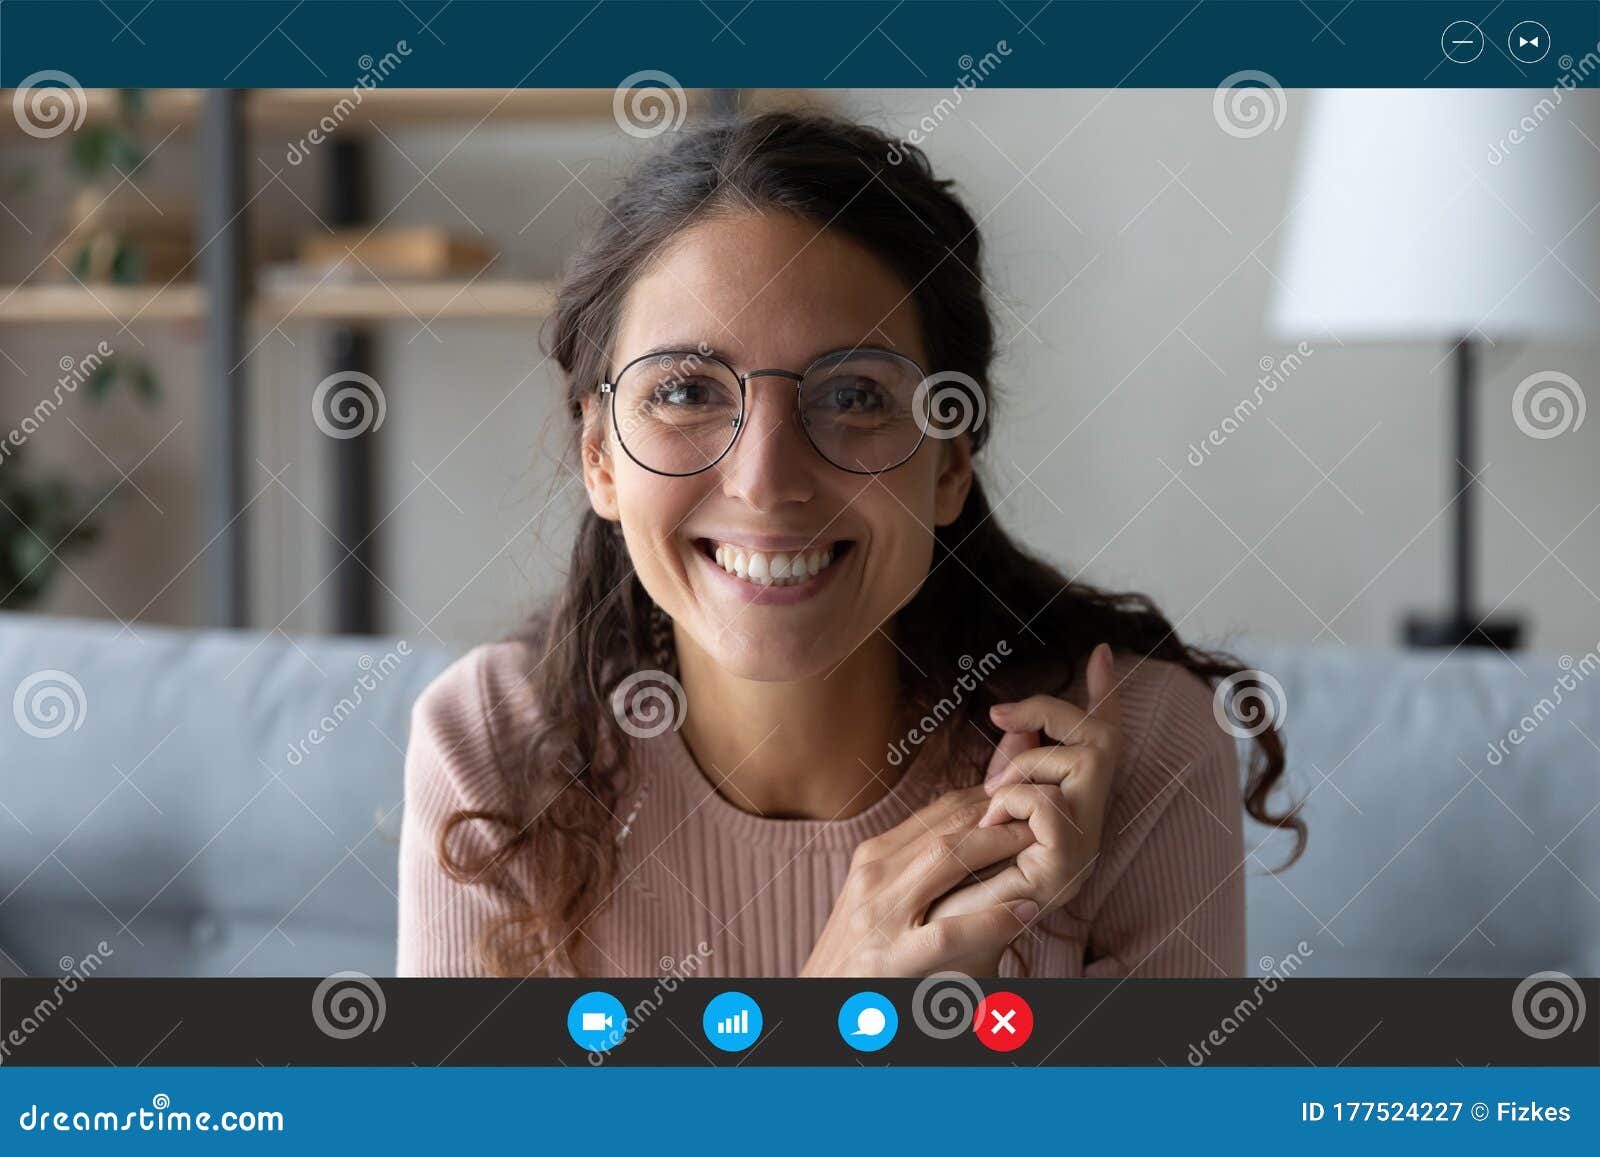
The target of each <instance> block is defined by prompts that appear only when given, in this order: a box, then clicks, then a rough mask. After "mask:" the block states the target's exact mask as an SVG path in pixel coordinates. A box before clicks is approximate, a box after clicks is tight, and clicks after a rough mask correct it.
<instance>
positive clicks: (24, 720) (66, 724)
mask: <svg viewBox="0 0 1600 1157" xmlns="http://www.w3.org/2000/svg"><path fill="white" fill-rule="evenodd" d="M11 714H12V715H14V716H15V717H16V720H17V726H18V727H20V728H22V730H23V731H25V732H27V733H28V734H29V735H31V736H33V737H34V738H35V739H54V738H55V737H56V736H58V735H61V734H64V733H65V732H67V731H68V730H72V731H76V730H78V728H80V727H82V726H83V720H84V717H85V716H87V715H88V714H89V700H88V698H87V697H86V696H85V695H84V693H83V684H82V683H80V682H78V681H77V680H76V679H75V678H73V677H72V676H71V675H69V674H68V673H67V672H65V671H57V670H55V669H53V668H52V669H50V670H45V671H35V672H34V673H33V674H32V675H29V676H28V677H27V678H26V679H24V680H23V681H22V682H21V683H19V684H17V692H16V694H15V695H13V696H12V697H11Z"/></svg>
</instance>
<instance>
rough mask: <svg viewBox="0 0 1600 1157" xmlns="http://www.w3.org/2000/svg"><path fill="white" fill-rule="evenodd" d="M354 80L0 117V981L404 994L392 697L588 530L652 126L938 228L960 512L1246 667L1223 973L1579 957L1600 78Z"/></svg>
mask: <svg viewBox="0 0 1600 1157" xmlns="http://www.w3.org/2000/svg"><path fill="white" fill-rule="evenodd" d="M997 47H998V46H997ZM1585 60H1586V61H1589V60H1594V62H1595V64H1596V66H1600V59H1596V58H1595V57H1594V54H1590V56H1589V57H1587V58H1585ZM362 67H363V69H365V70H366V72H365V73H364V76H363V80H362V82H361V83H358V84H357V85H356V86H354V87H352V88H350V89H338V90H333V89H329V90H294V91H265V90H260V91H231V92H200V91H190V90H152V91H142V92H118V91H88V92H84V91H82V90H77V91H76V92H74V91H73V90H71V89H70V88H49V89H38V90H34V91H33V92H31V93H26V92H19V93H11V92H7V93H5V94H3V95H4V99H5V100H6V101H7V103H8V104H10V105H11V107H12V108H13V111H14V112H15V114H16V115H15V116H14V117H12V118H8V119H6V120H4V121H3V122H0V237H3V238H4V245H3V246H0V502H3V505H0V578H3V580H4V582H3V587H4V597H3V599H0V609H3V610H4V611H6V612H12V613H8V614H0V692H4V693H5V694H10V695H12V704H13V716H14V718H15V722H16V724H17V726H16V727H15V728H10V727H9V725H8V727H7V728H6V729H5V730H4V735H3V738H0V832H3V833H4V835H0V971H3V970H5V969H6V968H9V969H10V970H11V971H21V972H30V973H38V974H47V973H49V972H51V971H54V970H56V969H57V968H58V967H59V968H60V969H66V968H67V967H68V965H67V964H66V963H59V964H58V962H64V961H68V960H80V961H81V960H83V959H84V958H85V956H86V954H90V953H92V954H94V955H96V957H97V959H98V958H102V957H103V958H105V959H104V966H105V967H106V969H107V970H109V971H116V972H123V973H128V974H144V975H162V974H171V975H187V974H194V975H247V974H300V975H310V974H327V973H329V972H332V971H334V970H336V969H351V968H353V969H360V970H363V971H366V972H368V973H369V974H373V975H380V974H383V973H384V972H386V971H390V970H392V966H393V945H394V888H395V846H394V841H395V838H396V834H397V832H398V829H399V821H400V814H401V809H402V807H403V800H402V798H401V795H402V792H401V776H402V768H403V759H404V750H405V744H406V739H407V734H406V733H407V726H408V721H409V711H410V705H411V703H412V701H413V700H414V699H415V697H416V695H417V694H418V693H419V692H420V691H421V689H422V688H423V687H424V686H426V684H427V683H428V681H429V680H430V679H432V678H433V677H434V676H435V675H436V674H437V673H438V672H439V671H440V670H442V669H443V667H444V666H445V665H446V664H447V663H448V662H450V661H451V660H452V659H453V658H454V657H455V656H457V655H459V654H460V653H461V652H462V651H464V650H465V649H467V648H468V647H470V646H471V645H473V644H475V643H478V642H482V641H485V640H489V639H493V638H497V637H500V636H502V635H503V634H505V633H507V632H508V631H510V630H511V629H513V628H514V627H515V626H516V625H517V624H518V623H519V622H520V621H521V619H522V618H523V616H524V615H525V614H526V613H527V612H528V611H529V610H530V609H531V608H532V607H533V606H535V605H536V604H537V603H538V602H539V601H540V600H541V599H542V598H543V597H544V596H545V595H546V594H547V593H548V592H549V591H550V590H551V589H552V588H553V586H554V584H556V583H557V582H558V581H559V580H560V578H561V576H562V571H563V567H564V563H565V558H566V554H567V550H568V544H569V537H570V533H571V529H572V527H573V525H574V516H575V515H576V514H577V513H578V512H579V511H580V510H581V509H582V504H583V503H584V501H585V499H584V494H583V489H582V485H581V482H580V480H579V479H578V477H577V475H575V474H574V473H573V472H572V470H571V469H570V468H569V467H570V465H571V464H570V463H566V462H565V459H564V454H565V450H566V437H567V433H568V431H567V427H566V422H565V418H564V416H563V415H561V413H560V410H559V397H560V393H561V384H560V382H559V381H558V377H557V374H556V373H555V372H554V370H553V367H552V366H551V365H550V364H549V363H548V362H547V361H546V360H545V357H544V355H543V353H542V351H541V349H540V342H539V337H540V327H541V324H542V323H543V320H544V317H545V315H546V312H547V310H548V307H549V303H550V301H551V295H552V293H553V289H554V285H555V283H556V280H557V279H558V278H559V276H560V273H561V270H562V268H563V264H564V262H565V261H566V259H567V258H568V257H569V255H570V254H571V252H572V250H573V247H574V245H575V242H576V239H577V238H578V237H580V236H581V235H582V234H583V232H584V231H585V229H586V228H587V227H588V226H589V225H591V224H592V223H593V222H594V221H595V220H596V219H597V217H598V216H599V215H600V214H601V213H603V209H602V207H601V204H600V202H601V201H602V200H603V199H604V198H605V197H606V196H607V194H608V193H609V192H610V191H611V189H612V188H613V187H614V186H615V184H616V182H617V181H618V180H619V178H620V176H621V175H622V174H623V173H624V172H626V170H627V169H628V167H629V166H630V165H632V164H633V163H635V162H636V161H637V160H638V159H639V158H640V157H642V156H644V155H646V154H647V153H648V151H649V150H652V149H656V148H661V147H664V146H665V145H666V144H667V143H669V142H670V139H671V134H672V132H674V131H676V130H678V129H680V128H682V127H685V126H690V125H693V124H695V123H697V122H698V121H700V120H702V119H704V118H705V117H707V116H710V115H713V114H716V113H729V112H740V111H742V112H751V111H755V110H759V109H762V108H768V107H777V106H805V107H814V108H819V109H823V110H827V111H831V112H835V113H839V114H842V115H846V116H851V117H856V118H860V119H864V120H866V121H869V122H871V123H873V124H875V125H878V126H880V127H882V128H883V129H885V130H886V131H887V132H889V133H890V134H891V135H893V136H894V137H896V138H897V139H899V140H900V141H902V142H909V143H916V144H919V145H920V146H921V147H922V148H924V149H925V150H926V152H927V153H928V154H929V156H930V157H931V159H932V161H933V164H934V167H935V168H936V170H938V171H939V172H940V173H941V174H942V175H944V176H947V177H950V178H953V179H954V180H955V181H956V183H957V188H958V190H959V192H960V193H961V194H962V195H963V196H964V198H965V199H966V201H967V204H968V205H969V207H970V208H971V209H972V211H973V213H974V214H975V216H977V217H978V218H979V220H980V221H981V227H982V230H983V234H984V238H985V242H986V246H987V264H986V268H985V269H984V270H983V271H982V273H983V276H984V278H985V280H986V281H987V283H988V285H989V288H990V290H991V292H992V295H993V299H994V302H995V305H994V312H995V317H996V321H997V324H998V330H999V338H1000V343H1001V344H1000V349H1001V356H1000V359H999V362H998V364H997V366H996V369H995V383H994V384H995V397H994V399H993V402H992V405H991V408H990V413H989V420H990V421H992V422H993V423H994V427H995V428H994V431H993V436H992V439H991V441H990V442H989V444H988V446H987V447H986V449H985V451H984V453H983V455H982V457H981V459H980V469H982V470H983V471H985V472H986V474H987V477H988V480H989V486H990V494H991V496H992V499H993V501H994V502H995V504H996V506H997V517H999V518H1000V519H1002V520H1003V521H1004V522H1005V523H1006V524H1007V525H1008V527H1010V528H1011V529H1012V530H1013V531H1014V532H1017V533H1018V534H1020V536H1021V537H1022V538H1023V539H1024V540H1025V541H1026V542H1027V543H1028V544H1029V545H1030V546H1031V547H1032V548H1033V549H1034V550H1036V551H1038V552H1040V553H1042V554H1043V555H1045V556H1047V557H1048V558H1050V559H1052V560H1053V561H1055V562H1056V563H1057V564H1059V565H1060V566H1061V567H1062V568H1064V570H1065V571H1066V573H1068V574H1069V575H1074V576H1079V575H1081V576H1082V577H1083V578H1085V579H1087V580H1088V581H1091V582H1094V583H1096V584H1099V585H1103V586H1108V587H1113V588H1124V589H1126V588H1131V589H1136V590H1140V591H1143V592H1145V593H1147V594H1149V595H1150V596H1151V597H1153V598H1154V599H1155V600H1156V602H1157V603H1158V605H1160V606H1161V607H1162V608H1163V609H1164V610H1165V611H1166V613H1167V614H1168V616H1169V618H1171V619H1172V620H1173V621H1174V622H1175V623H1176V624H1177V625H1178V628H1179V629H1180V631H1181V632H1182V634H1183V635H1184V636H1185V637H1186V638H1187V639H1189V640H1190V641H1192V642H1201V643H1213V644H1215V643H1225V644H1228V645H1230V646H1234V647H1235V649H1237V650H1238V651H1239V653H1240V654H1241V655H1242V656H1243V657H1244V658H1245V660H1246V661H1247V662H1248V663H1250V664H1252V665H1253V666H1255V667H1257V668H1259V669H1261V670H1263V671H1265V672H1268V673H1270V674H1271V675H1272V676H1273V678H1272V681H1271V684H1272V686H1274V687H1275V688H1276V690H1277V695H1276V698H1275V700H1274V701H1273V703H1272V705H1271V712H1272V715H1273V717H1274V719H1275V721H1276V722H1278V723H1279V724H1280V725H1281V726H1282V727H1283V729H1284V730H1285V732H1286V734H1287V736H1288V740H1289V748H1288V749H1289V757H1290V770H1289V776H1288V779H1287V794H1288V797H1290V798H1293V799H1296V800H1299V801H1301V803H1302V806H1303V808H1304V814H1305V816H1306V818H1307V820H1308V823H1309V824H1310V827H1311V830H1312V833H1313V834H1312V840H1311V844H1310V848H1309V851H1308V853H1307V856H1306V858H1305V859H1303V860H1302V861H1300V863H1299V864H1298V865H1297V866H1296V867H1295V868H1293V869H1291V870H1290V871H1289V872H1287V873H1284V874H1282V875H1274V874H1272V873H1271V872H1270V871H1269V869H1270V868H1271V867H1272V866H1275V865H1276V864H1277V863H1279V862H1280V861H1281V858H1282V857H1281V855H1280V854H1279V853H1281V851H1282V850H1283V849H1282V848H1281V847H1278V846H1276V845H1275V844H1274V842H1273V841H1270V840H1268V841H1261V832H1260V830H1259V829H1256V828H1255V827H1254V825H1250V826H1248V827H1247V848H1248V849H1249V857H1248V861H1247V863H1246V865H1245V869H1246V870H1247V873H1248V877H1249V918H1250V961H1251V967H1252V970H1253V971H1257V972H1263V973H1264V972H1267V971H1270V970H1271V969H1272V968H1273V962H1274V961H1282V960H1284V959H1286V958H1287V955H1288V954H1291V953H1292V954H1293V955H1294V958H1295V960H1296V961H1297V962H1298V964H1297V967H1300V968H1301V970H1302V971H1304V972H1307V973H1312V974H1314V973H1319V972H1320V973H1322V974H1327V975H1410V976H1421V975H1435V974H1440V975H1450V974H1454V975H1519V976H1521V975H1527V974H1529V973H1531V972H1534V971H1537V970H1540V969H1564V970H1566V971H1568V972H1571V973H1575V974H1576V973H1583V972H1588V973H1591V974H1592V973H1594V972H1596V971H1600V839H1597V838H1596V832H1597V831H1600V818H1596V817H1597V812H1600V777H1596V776H1595V775H1594V769H1595V767H1597V766H1600V693H1597V691H1596V688H1597V687H1600V678H1595V677H1594V676H1595V675H1596V674H1600V593H1597V592H1600V517H1597V516H1596V512H1597V510H1600V452H1597V451H1600V418H1596V417H1594V416H1592V415H1587V412H1586V411H1587V406H1588V403H1589V402H1590V401H1591V400H1594V395H1595V390H1596V378H1597V375H1596V373H1595V369H1596V366H1597V364H1600V357H1597V355H1600V292H1597V289H1596V287H1597V286H1600V143H1597V142H1600V94H1597V93H1596V92H1594V91H1593V90H1590V91H1575V90H1572V89H1570V88H1563V87H1562V86H1559V85H1558V86H1557V87H1556V88H1553V89H1550V90H1526V91H1516V90H1497V91H1493V92H1489V91H1481V92H1472V91H1465V90H1454V91H1451V92H1428V91H1425V90H1408V91H1405V92H1384V91H1379V90H1362V91H1341V92H1304V91H1298V90H1288V91H1285V90H1282V89H1280V88H1278V87H1277V85H1276V83H1275V82H1272V80H1271V78H1270V77H1266V76H1265V75H1264V74H1252V76H1251V77H1248V78H1246V79H1245V80H1244V81H1243V82H1241V83H1240V84H1238V85H1231V84H1229V83H1228V82H1224V84H1223V86H1221V87H1219V88H1218V89H1217V90H1215V91H1212V90H1173V91H1162V90H1121V89H1118V90H1070V91H1038V90H1029V91H1016V90H1004V89H1000V88H997V87H985V84H984V82H985V80H986V79H987V78H988V77H989V76H990V75H991V74H992V73H993V72H994V71H995V70H996V69H998V68H1001V67H1003V54H1000V53H997V52H992V53H988V54H985V55H984V56H983V57H982V58H980V59H977V60H970V59H969V58H963V63H962V67H963V68H964V69H966V70H967V71H966V73H965V80H964V81H963V82H962V83H958V84H957V85H956V86H954V87H952V88H948V89H946V88H940V89H927V90H912V91H880V90H873V91H835V90H829V91H825V92H793V91H784V92H776V91H728V90H719V91H715V92H709V91H692V90H691V91H684V90H682V89H679V88H677V87H676V86H675V85H674V84H672V83H671V78H670V77H666V76H665V74H654V75H653V76H652V77H651V78H649V79H648V80H647V81H646V82H645V83H643V84H641V85H640V86H638V87H627V86H625V87H624V88H620V89H618V90H616V91H615V92H613V91H612V90H572V91H564V90H516V91H510V92H506V91H477V90H463V91H453V90H408V89H404V88H401V87H398V85H396V84H395V83H394V82H395V81H398V80H403V79H404V60H403V57H402V56H399V55H396V54H388V55H386V56H385V57H384V58H381V59H379V60H370V58H368V59H364V60H363V62H362ZM1240 75H1241V76H1243V75H1244V74H1240ZM630 79H632V78H630ZM1234 79H1235V78H1230V81H1232V80H1234ZM53 93H54V94H61V95H57V96H51V94H53ZM52 105H55V106H57V107H55V109H54V110H52V107H51V106H52ZM13 122H14V124H13ZM175 628H176V629H175ZM214 628H237V629H236V630H226V631H219V630H215V629H214ZM1422 643H1429V644H1433V645H1432V646H1427V647H1423V646H1420V645H1417V644H1422ZM1461 644H1466V645H1461ZM1218 710H1219V714H1218V719H1219V723H1223V724H1224V725H1229V724H1228V723H1226V722H1224V720H1225V712H1224V711H1223V705H1222V703H1221V700H1220V699H1219V707H1218ZM1233 725H1234V726H1237V721H1235V722H1234V724H1233ZM1238 733H1239V732H1236V734H1238ZM1258 841H1261V842H1258ZM724 934H732V933H731V932H730V930H728V929H725V928H723V929H715V928H714V929H709V930H708V935H710V936H712V937H713V939H714V938H715V937H716V936H718V935H724ZM97 946H99V947H97ZM685 950H686V946H663V951H664V952H667V953H668V954H670V955H674V956H678V955H681V954H682V952H683V951H685Z"/></svg>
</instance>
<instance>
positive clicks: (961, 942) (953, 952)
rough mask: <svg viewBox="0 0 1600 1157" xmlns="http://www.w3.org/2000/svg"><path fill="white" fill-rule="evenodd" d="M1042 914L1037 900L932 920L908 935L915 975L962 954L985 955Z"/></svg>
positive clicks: (908, 946) (1007, 942) (1011, 938)
mask: <svg viewBox="0 0 1600 1157" xmlns="http://www.w3.org/2000/svg"><path fill="white" fill-rule="evenodd" d="M1038 914H1039V905H1038V903H1037V902H1035V901H1033V900H1026V899H1024V900H1013V901H1011V902H1010V903H1006V904H991V905H989V906H988V907H985V908H981V909H979V910H978V911H976V912H967V913H963V914H961V915H958V916H947V917H944V918H942V919H938V920H929V921H928V922H927V923H926V924H923V925H922V926H921V927H919V928H916V929H914V930H913V931H912V932H911V934H910V935H909V936H908V937H907V938H906V940H905V944H906V946H907V948H908V949H909V952H908V957H909V962H910V963H911V964H912V965H914V969H913V971H912V973H911V974H912V975H916V976H926V975H928V974H929V973H931V972H938V971H940V970H941V969H943V968H945V967H947V966H948V964H949V962H950V961H952V960H959V959H961V958H962V957H973V956H985V955H989V954H992V953H993V952H995V951H996V950H998V949H1002V948H1004V947H1005V946H1006V945H1007V944H1010V943H1011V942H1012V941H1013V940H1015V939H1016V938H1017V936H1018V935H1019V934H1020V933H1021V932H1022V930H1023V929H1024V928H1026V927H1027V926H1028V923H1029V921H1031V920H1032V919H1033V918H1034V917H1035V916H1037V915H1038Z"/></svg>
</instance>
